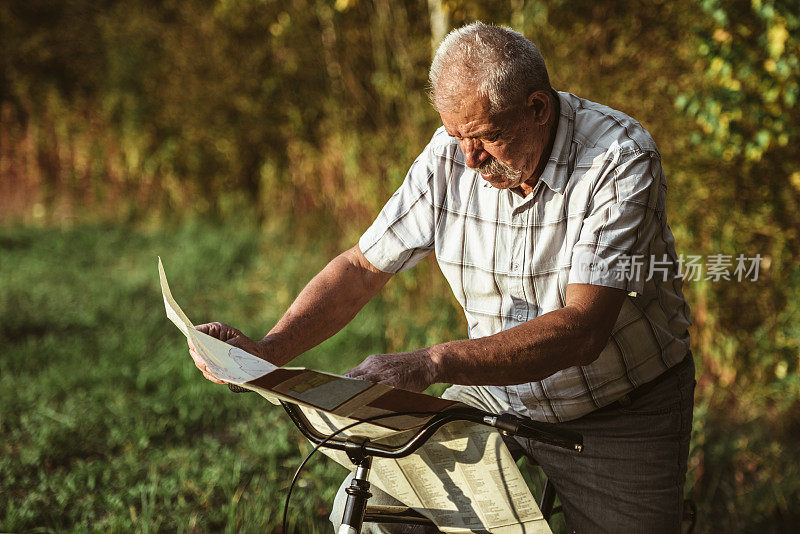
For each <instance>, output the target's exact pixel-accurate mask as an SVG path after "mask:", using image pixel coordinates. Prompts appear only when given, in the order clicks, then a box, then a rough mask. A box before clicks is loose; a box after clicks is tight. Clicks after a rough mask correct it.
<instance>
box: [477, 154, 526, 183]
mask: <svg viewBox="0 0 800 534" xmlns="http://www.w3.org/2000/svg"><path fill="white" fill-rule="evenodd" d="M477 168H478V171H479V172H480V173H482V174H494V175H498V176H503V177H505V178H506V179H508V180H511V181H515V180H518V179H519V178H520V177H521V176H522V171H518V170H515V169H512V168H511V167H509V166H508V165H506V164H505V163H503V162H502V161H500V160H498V159H497V158H495V157H491V158H489V159H487V160H486V161H484V162H483V163H481V164H480V165H478V167H477Z"/></svg>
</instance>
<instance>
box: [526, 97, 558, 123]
mask: <svg viewBox="0 0 800 534" xmlns="http://www.w3.org/2000/svg"><path fill="white" fill-rule="evenodd" d="M525 105H526V106H527V107H528V108H529V109H530V111H531V112H532V113H533V118H534V121H536V123H537V124H545V123H547V120H548V119H549V118H550V113H552V110H553V104H552V102H551V101H550V92H549V91H534V92H532V93H531V94H529V95H528V98H527V100H526V101H525Z"/></svg>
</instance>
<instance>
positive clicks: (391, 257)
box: [358, 145, 435, 273]
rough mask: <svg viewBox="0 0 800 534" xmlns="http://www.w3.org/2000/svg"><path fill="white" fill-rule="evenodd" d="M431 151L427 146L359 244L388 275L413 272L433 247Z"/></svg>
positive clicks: (365, 254) (433, 211)
mask: <svg viewBox="0 0 800 534" xmlns="http://www.w3.org/2000/svg"><path fill="white" fill-rule="evenodd" d="M431 152H432V149H431V145H428V146H427V147H426V148H425V150H424V151H423V152H422V154H420V156H419V157H418V158H417V160H416V161H415V162H414V164H413V165H412V166H411V168H410V169H409V171H408V174H407V175H406V178H405V180H404V181H403V184H402V185H401V186H400V188H399V189H398V190H397V191H395V193H394V194H393V195H392V197H391V198H390V199H389V201H388V202H387V203H386V205H385V206H384V207H383V209H382V210H381V212H380V214H378V217H377V219H375V222H373V223H372V226H370V227H369V229H367V231H366V232H365V233H364V235H362V236H361V239H360V240H359V241H358V245H359V248H360V249H361V252H362V253H363V254H364V256H365V257H366V258H367V260H369V262H370V263H371V264H372V265H374V266H375V267H377V268H378V269H380V270H381V271H384V272H387V273H399V272H402V271H405V270H407V269H410V268H412V267H413V266H415V265H416V264H417V263H419V262H420V261H421V260H422V259H423V258H424V257H425V256H427V255H428V254H429V253H430V252H431V251H432V250H433V245H434V226H435V210H434V204H433V199H432V195H433V191H432V188H431V183H432V179H433V165H432V161H431V160H432V157H433V155H432V153H431Z"/></svg>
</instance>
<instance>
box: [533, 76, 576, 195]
mask: <svg viewBox="0 0 800 534" xmlns="http://www.w3.org/2000/svg"><path fill="white" fill-rule="evenodd" d="M553 93H554V94H555V95H556V96H557V97H558V102H559V104H560V108H561V109H560V111H559V117H558V128H557V129H556V137H555V139H554V140H553V149H552V151H551V152H550V157H549V158H548V160H547V165H546V166H545V168H544V170H543V171H542V175H541V176H540V177H539V180H541V181H542V182H544V183H545V184H547V187H549V188H550V189H552V190H553V191H554V192H556V193H563V192H564V188H565V187H566V186H567V180H569V151H570V145H571V144H572V143H571V140H572V131H573V126H574V124H575V108H573V107H572V103H571V102H570V99H569V98H568V96H567V93H561V92H558V91H553Z"/></svg>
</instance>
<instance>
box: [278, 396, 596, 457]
mask: <svg viewBox="0 0 800 534" xmlns="http://www.w3.org/2000/svg"><path fill="white" fill-rule="evenodd" d="M281 405H282V406H283V408H284V410H286V413H288V414H289V417H290V418H291V419H292V422H294V424H295V425H296V426H297V428H298V429H299V430H300V432H301V433H302V434H303V435H304V436H305V437H306V438H308V439H309V440H310V441H311V442H312V443H314V444H315V445H320V444H321V443H324V446H325V447H328V448H331V449H336V450H340V451H345V452H348V453H349V452H351V451H353V449H354V448H355V449H358V450H360V451H361V452H362V453H363V454H366V455H370V456H375V457H378V458H403V457H405V456H408V455H410V454H413V453H414V452H416V451H417V449H419V448H420V447H421V446H422V445H424V444H425V442H426V441H427V440H428V439H429V438H430V437H431V436H433V434H434V433H436V431H437V430H438V429H439V428H441V427H442V426H444V425H446V424H447V423H451V422H454V421H470V422H473V423H478V424H482V425H486V426H491V427H493V428H496V429H498V430H500V431H501V432H503V433H505V434H511V435H515V436H519V437H523V438H527V439H532V440H536V441H540V442H542V443H547V444H550V445H554V446H556V447H562V448H565V449H571V450H574V451H575V452H581V451H582V450H583V437H582V436H581V435H580V434H578V433H577V432H573V431H571V430H565V429H563V428H557V427H556V426H555V425H553V424H550V423H540V422H537V421H530V420H525V419H522V418H520V417H517V416H515V415H512V414H501V415H497V414H492V413H489V412H485V411H483V410H479V409H477V408H472V407H467V406H464V407H457V408H451V409H449V410H445V411H443V412H438V413H434V414H432V415H433V417H432V418H431V419H430V420H428V421H427V422H425V423H424V424H423V425H422V427H421V428H420V429H419V431H418V432H417V433H416V434H414V435H413V436H412V437H411V438H409V439H408V440H407V441H406V442H405V443H402V444H400V445H396V446H390V445H384V444H379V443H373V442H371V441H369V440H364V441H362V442H359V441H354V440H353V438H346V437H337V436H334V437H330V436H326V435H325V434H323V433H321V432H319V431H317V429H316V428H314V426H313V425H312V424H311V423H310V422H309V421H308V419H306V417H305V415H303V412H302V411H300V408H298V407H297V405H295V404H292V403H289V402H285V401H281ZM387 418H388V416H387ZM365 422H368V421H365Z"/></svg>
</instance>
